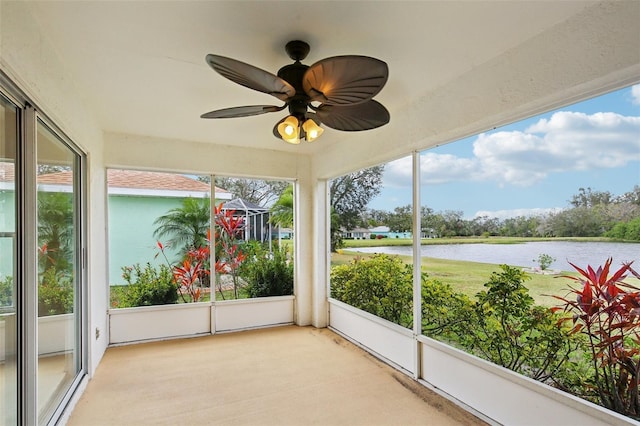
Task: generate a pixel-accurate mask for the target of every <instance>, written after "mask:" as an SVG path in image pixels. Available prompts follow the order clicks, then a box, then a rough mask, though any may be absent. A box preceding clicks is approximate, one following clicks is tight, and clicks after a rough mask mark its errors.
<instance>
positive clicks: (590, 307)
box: [553, 258, 640, 418]
mask: <svg viewBox="0 0 640 426" xmlns="http://www.w3.org/2000/svg"><path fill="white" fill-rule="evenodd" d="M611 262H612V259H611V258H609V259H607V261H606V262H605V264H604V265H603V266H600V267H598V269H597V270H594V269H593V268H592V267H591V266H587V268H586V270H585V269H582V268H579V267H578V266H576V265H574V264H572V263H571V266H573V267H574V268H575V269H576V271H578V273H579V275H578V276H564V277H565V278H569V279H571V280H574V281H577V282H578V283H579V286H578V287H577V288H573V287H570V292H569V294H568V295H567V296H566V297H559V296H554V297H555V298H556V299H559V300H561V301H562V302H563V303H562V305H560V306H558V307H555V308H553V310H554V311H556V312H558V311H564V312H568V313H571V314H572V316H569V317H564V318H563V319H562V320H561V323H562V322H565V321H572V322H573V328H572V330H571V332H572V333H583V334H584V335H585V336H586V337H587V340H588V347H589V350H590V352H591V362H592V363H593V364H592V365H593V368H594V370H595V371H594V373H595V384H594V386H595V388H596V391H597V392H598V396H599V399H600V403H601V404H602V405H603V406H605V407H607V408H609V409H611V410H614V411H617V412H619V413H622V414H624V415H627V416H630V417H635V418H637V417H638V416H639V415H640V401H639V399H638V396H639V394H638V384H639V380H640V289H639V288H637V287H635V286H632V285H631V284H629V283H627V282H625V281H624V280H625V279H626V278H627V277H628V274H632V275H633V276H635V277H636V278H640V274H639V273H638V272H637V271H635V270H634V269H633V268H631V264H632V262H629V263H623V264H622V266H621V267H620V269H618V270H617V271H615V272H613V273H612V274H610V267H611Z"/></svg>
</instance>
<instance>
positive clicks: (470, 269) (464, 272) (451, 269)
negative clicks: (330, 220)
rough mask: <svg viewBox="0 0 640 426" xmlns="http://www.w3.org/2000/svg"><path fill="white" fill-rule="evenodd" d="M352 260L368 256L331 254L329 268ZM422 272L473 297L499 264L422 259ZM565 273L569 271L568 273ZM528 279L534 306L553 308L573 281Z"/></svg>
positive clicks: (537, 276)
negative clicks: (534, 302) (556, 298)
mask: <svg viewBox="0 0 640 426" xmlns="http://www.w3.org/2000/svg"><path fill="white" fill-rule="evenodd" d="M355 257H368V256H367V255H363V254H362V253H357V252H349V251H348V250H342V251H341V253H332V255H331V265H332V266H334V265H341V264H345V263H349V262H350V261H351V260H352V259H353V258H355ZM400 257H401V258H402V259H403V260H404V261H405V262H406V263H410V262H411V257H410V256H400ZM422 270H423V271H424V272H426V273H427V274H428V275H429V277H431V278H437V279H438V280H440V281H442V282H443V283H448V284H450V285H451V286H452V287H453V288H454V289H456V290H457V291H459V292H461V293H465V294H466V295H468V296H470V297H473V296H475V295H476V293H478V292H480V291H482V290H484V289H485V288H484V284H485V283H486V282H487V281H488V280H489V277H490V276H491V273H492V272H497V271H500V267H499V265H494V264H491V263H479V262H466V261H461V260H448V259H436V258H431V257H423V258H422ZM567 274H568V272H567ZM528 275H529V276H530V277H531V279H530V280H527V281H526V282H525V283H524V285H525V286H526V287H527V288H528V289H529V294H530V295H531V297H533V298H534V299H535V300H536V303H538V304H540V305H543V306H549V307H551V306H554V305H556V304H557V303H556V300H555V299H554V298H552V297H550V296H549V295H551V294H553V295H561V296H565V295H566V293H567V288H568V285H569V284H571V283H572V282H573V281H572V280H569V279H567V278H562V277H555V276H551V275H541V274H528Z"/></svg>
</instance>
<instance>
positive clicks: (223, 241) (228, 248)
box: [215, 203, 247, 299]
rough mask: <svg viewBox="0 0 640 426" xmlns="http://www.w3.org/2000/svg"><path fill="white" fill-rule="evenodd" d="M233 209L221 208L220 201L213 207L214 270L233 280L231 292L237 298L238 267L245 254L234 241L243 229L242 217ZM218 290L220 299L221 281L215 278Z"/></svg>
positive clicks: (222, 294)
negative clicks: (214, 227) (214, 225)
mask: <svg viewBox="0 0 640 426" xmlns="http://www.w3.org/2000/svg"><path fill="white" fill-rule="evenodd" d="M235 213H236V211H235V210H231V209H228V210H223V204H222V203H220V204H219V205H218V206H216V208H215V221H216V233H215V241H216V259H217V260H216V264H215V271H216V273H218V274H221V275H230V276H231V278H232V281H233V294H234V297H235V298H236V299H237V298H238V290H239V276H238V268H240V265H241V264H242V262H243V261H244V260H245V259H246V257H247V256H246V255H245V254H244V253H243V252H242V250H240V248H239V247H238V244H237V243H236V242H237V240H238V238H239V237H240V235H241V232H242V231H243V230H244V218H243V217H242V216H236V215H235ZM217 286H218V292H219V293H220V296H221V297H222V299H224V293H223V288H222V282H221V280H220V279H218V280H217Z"/></svg>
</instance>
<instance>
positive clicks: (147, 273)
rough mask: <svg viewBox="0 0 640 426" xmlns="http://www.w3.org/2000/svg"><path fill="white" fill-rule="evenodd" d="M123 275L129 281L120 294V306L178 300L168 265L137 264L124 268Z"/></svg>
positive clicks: (155, 303)
mask: <svg viewBox="0 0 640 426" xmlns="http://www.w3.org/2000/svg"><path fill="white" fill-rule="evenodd" d="M122 277H123V278H124V280H125V281H126V282H127V284H128V285H127V286H123V287H122V290H121V293H120V294H119V300H118V306H117V307H119V308H130V307H134V306H150V305H165V304H170V303H176V302H177V301H178V292H177V291H176V285H175V282H174V279H173V276H172V273H171V270H170V269H169V267H167V266H166V265H160V266H159V267H154V266H152V265H151V264H150V263H147V264H145V265H144V266H142V265H140V264H135V265H133V266H128V267H124V268H122Z"/></svg>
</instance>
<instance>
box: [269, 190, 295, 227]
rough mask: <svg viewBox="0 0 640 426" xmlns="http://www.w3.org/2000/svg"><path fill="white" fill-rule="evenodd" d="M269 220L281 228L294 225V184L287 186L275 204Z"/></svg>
mask: <svg viewBox="0 0 640 426" xmlns="http://www.w3.org/2000/svg"><path fill="white" fill-rule="evenodd" d="M269 221H270V222H271V223H272V224H274V225H276V226H278V227H281V228H291V227H292V226H293V185H291V184H290V185H289V186H288V187H286V188H285V190H284V191H282V194H280V198H278V201H276V202H275V203H274V204H273V206H272V207H271V218H270V219H269Z"/></svg>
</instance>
